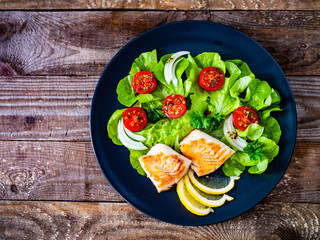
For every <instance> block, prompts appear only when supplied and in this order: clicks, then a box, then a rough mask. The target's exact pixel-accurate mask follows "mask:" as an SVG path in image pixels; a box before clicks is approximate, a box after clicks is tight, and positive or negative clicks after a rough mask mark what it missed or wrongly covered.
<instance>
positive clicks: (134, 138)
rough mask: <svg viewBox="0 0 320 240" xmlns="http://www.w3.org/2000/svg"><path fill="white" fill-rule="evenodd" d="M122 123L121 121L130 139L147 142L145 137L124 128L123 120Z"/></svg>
mask: <svg viewBox="0 0 320 240" xmlns="http://www.w3.org/2000/svg"><path fill="white" fill-rule="evenodd" d="M120 121H121V124H122V126H123V129H124V131H125V132H126V134H127V135H128V137H130V138H132V139H133V140H136V141H145V140H146V138H145V137H144V136H141V135H138V134H135V133H133V132H131V131H130V130H129V129H128V128H126V127H125V126H124V124H123V118H122V119H121V120H120Z"/></svg>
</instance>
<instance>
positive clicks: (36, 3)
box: [0, 0, 320, 10]
mask: <svg viewBox="0 0 320 240" xmlns="http://www.w3.org/2000/svg"><path fill="white" fill-rule="evenodd" d="M0 9H149V10H236V9H238V10H315V9H320V1H319V0H314V1H303V0H278V1H276V2H274V1H267V0H260V1H249V0H244V1H241V0H195V1H190V0H176V1H170V0H160V1H159V0H149V1H148V0H128V1H127V0H113V1H109V0H95V1H92V0H71V1H63V0H56V1H55V0H29V1H22V0H15V1H12V0H0Z"/></svg>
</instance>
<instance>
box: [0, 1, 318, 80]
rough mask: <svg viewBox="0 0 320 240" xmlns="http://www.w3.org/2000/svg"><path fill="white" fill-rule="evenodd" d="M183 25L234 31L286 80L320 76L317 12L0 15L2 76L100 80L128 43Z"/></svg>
mask: <svg viewBox="0 0 320 240" xmlns="http://www.w3.org/2000/svg"><path fill="white" fill-rule="evenodd" d="M25 2H27V1H25ZM188 2H189V1H188ZM310 4H311V3H310ZM312 4H314V1H313V3H312ZM274 5H276V4H274ZM181 20H205V21H213V22H217V23H221V24H225V25H227V26H230V27H233V28H235V29H237V30H240V31H241V32H243V33H245V34H247V35H248V36H250V37H252V38H253V39H255V40H256V41H258V42H259V43H260V44H261V45H262V46H263V47H265V48H266V49H267V50H268V51H269V52H270V53H271V55H272V56H273V57H274V58H275V59H276V61H277V62H278V63H279V64H280V65H281V67H282V68H283V70H284V72H285V74H286V75H320V61H319V54H318V52H319V48H320V46H319V41H318V40H319V39H320V25H319V22H320V14H319V11H293V12H292V11H103V12H102V11H90V12H89V11H74V12H68V14H66V13H65V12H16V11H13V12H11V11H10V12H2V13H1V15H0V33H1V34H0V41H1V44H0V75H10V74H11V75H13V74H18V75H95V76H96V75H100V74H101V73H102V71H103V69H104V68H105V66H106V65H107V63H108V62H109V61H110V60H111V58H112V57H113V56H114V55H115V54H116V53H117V52H118V51H119V50H120V49H121V48H122V47H123V46H124V45H125V44H126V43H128V42H129V40H131V39H133V38H134V37H136V36H138V35H139V34H141V33H143V32H145V31H147V30H149V29H151V28H154V27H156V26H159V25H162V24H165V23H169V22H175V21H181ZM1 62H2V63H1Z"/></svg>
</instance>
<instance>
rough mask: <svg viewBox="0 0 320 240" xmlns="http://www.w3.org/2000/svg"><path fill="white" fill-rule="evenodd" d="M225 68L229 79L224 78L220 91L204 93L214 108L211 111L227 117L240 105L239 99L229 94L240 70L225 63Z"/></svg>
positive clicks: (229, 63) (231, 64)
mask: <svg viewBox="0 0 320 240" xmlns="http://www.w3.org/2000/svg"><path fill="white" fill-rule="evenodd" d="M225 66H226V69H227V71H228V72H229V74H230V77H226V78H225V82H224V84H223V86H222V87H221V88H220V89H218V90H216V91H210V92H209V91H206V93H207V94H208V96H209V98H210V104H211V105H212V106H213V108H214V109H212V111H213V112H214V113H220V114H222V115H224V116H226V115H229V114H230V113H231V112H233V111H234V110H236V109H237V108H238V107H240V105H241V103H240V100H239V98H235V97H232V96H231V95H230V92H229V91H230V88H231V87H232V86H233V84H234V82H235V81H236V80H237V78H238V77H239V74H240V70H239V69H238V68H237V66H236V65H235V64H233V63H231V62H226V63H225Z"/></svg>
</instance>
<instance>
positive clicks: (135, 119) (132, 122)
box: [123, 107, 148, 132]
mask: <svg viewBox="0 0 320 240" xmlns="http://www.w3.org/2000/svg"><path fill="white" fill-rule="evenodd" d="M147 121H148V120H147V116H146V112H145V111H144V110H143V109H142V108H141V107H131V108H128V109H127V110H125V111H124V113H123V125H124V126H125V127H126V128H127V129H129V130H130V131H132V132H137V131H140V130H142V129H143V128H144V127H145V126H146V124H147Z"/></svg>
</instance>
